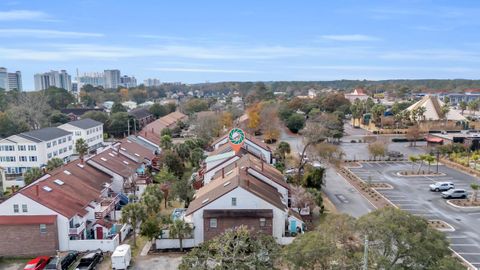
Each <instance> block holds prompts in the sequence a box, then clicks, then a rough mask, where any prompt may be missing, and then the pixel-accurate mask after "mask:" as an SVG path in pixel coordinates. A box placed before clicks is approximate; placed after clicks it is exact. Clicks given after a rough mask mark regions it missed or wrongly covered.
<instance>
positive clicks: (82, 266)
mask: <svg viewBox="0 0 480 270" xmlns="http://www.w3.org/2000/svg"><path fill="white" fill-rule="evenodd" d="M102 260H103V253H102V251H101V250H98V251H96V252H90V253H88V254H86V255H83V257H82V258H81V259H80V262H79V263H78V265H77V268H76V270H94V269H96V268H97V264H98V263H100V262H101V261H102Z"/></svg>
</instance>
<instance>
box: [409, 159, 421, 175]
mask: <svg viewBox="0 0 480 270" xmlns="http://www.w3.org/2000/svg"><path fill="white" fill-rule="evenodd" d="M408 160H409V161H410V162H412V173H413V171H414V169H415V163H417V162H418V160H419V159H418V157H417V156H409V157H408Z"/></svg>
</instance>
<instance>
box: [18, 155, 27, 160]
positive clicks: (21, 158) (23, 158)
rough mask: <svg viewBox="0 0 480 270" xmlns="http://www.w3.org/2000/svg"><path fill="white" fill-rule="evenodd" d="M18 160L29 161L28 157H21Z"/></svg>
mask: <svg viewBox="0 0 480 270" xmlns="http://www.w3.org/2000/svg"><path fill="white" fill-rule="evenodd" d="M18 160H19V161H27V157H26V156H19V157H18Z"/></svg>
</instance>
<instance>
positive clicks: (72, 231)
mask: <svg viewBox="0 0 480 270" xmlns="http://www.w3.org/2000/svg"><path fill="white" fill-rule="evenodd" d="M83 230H85V222H82V223H80V225H79V226H78V227H75V228H69V229H68V234H74V235H79V234H80V233H81V232H82V231H83Z"/></svg>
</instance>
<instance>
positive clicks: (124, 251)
mask: <svg viewBox="0 0 480 270" xmlns="http://www.w3.org/2000/svg"><path fill="white" fill-rule="evenodd" d="M131 259H132V251H131V249H130V245H127V244H124V245H120V246H118V247H117V248H116V249H115V251H114V252H113V254H112V269H114V270H117V269H127V268H128V266H130V260H131Z"/></svg>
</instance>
